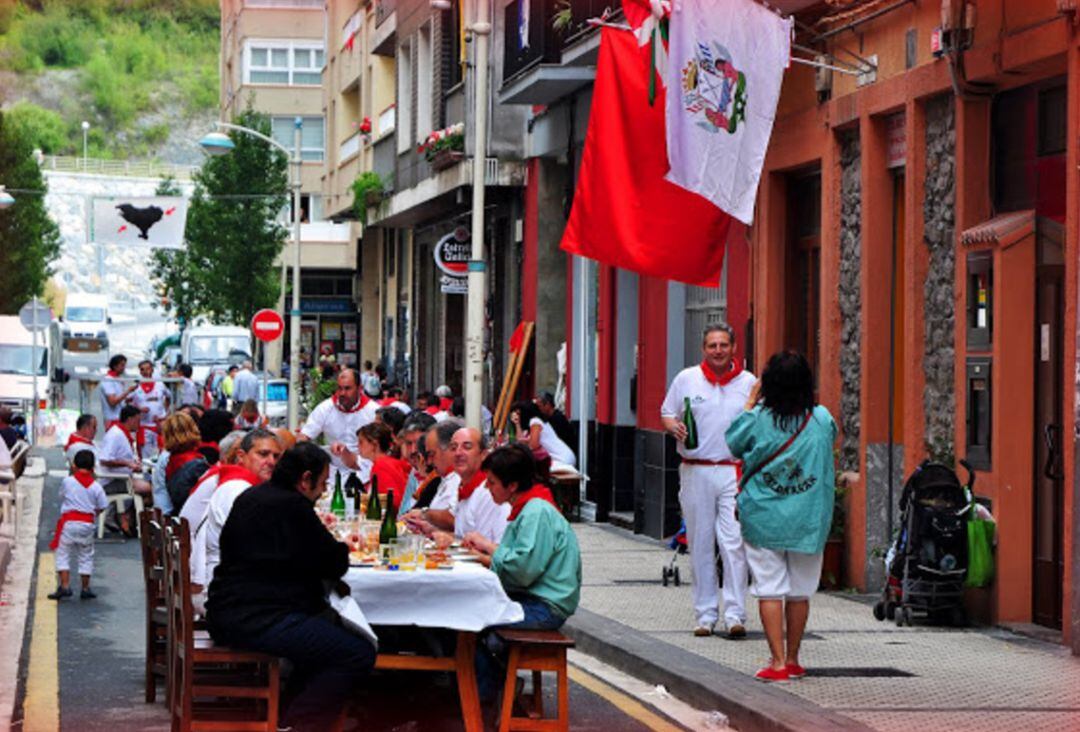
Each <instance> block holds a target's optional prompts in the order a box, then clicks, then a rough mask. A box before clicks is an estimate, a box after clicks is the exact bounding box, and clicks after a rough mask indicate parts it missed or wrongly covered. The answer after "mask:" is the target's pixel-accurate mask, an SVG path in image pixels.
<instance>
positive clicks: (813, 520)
mask: <svg viewBox="0 0 1080 732" xmlns="http://www.w3.org/2000/svg"><path fill="white" fill-rule="evenodd" d="M836 436H837V428H836V423H835V422H834V421H833V418H832V415H830V414H829V410H827V409H826V408H825V407H822V406H818V405H815V403H814V377H813V374H812V372H811V371H810V364H809V363H807V361H806V358H805V357H804V356H803V355H802V354H800V353H796V352H795V351H783V352H780V353H777V354H774V355H773V357H772V358H770V359H769V363H768V364H767V365H766V367H765V371H764V372H763V373H762V375H761V380H760V381H759V382H758V383H757V384H755V385H754V388H753V390H752V391H751V393H750V397H749V399H748V400H747V402H746V407H745V411H743V413H742V414H741V415H739V416H738V417H737V418H736V419H735V421H734V422H732V423H731V426H730V427H729V428H728V430H727V433H726V438H727V443H728V446H729V447H730V448H731V452H732V454H733V455H734V456H735V457H736V458H739V459H741V460H742V461H743V468H744V473H743V477H742V479H741V480H740V483H739V485H740V489H741V492H740V493H739V497H738V499H737V506H738V511H739V520H740V522H741V524H742V535H743V540H744V541H745V543H746V559H747V562H748V564H749V565H750V571H751V573H752V574H753V576H754V585H753V587H752V589H751V591H752V592H753V594H754V595H755V596H756V597H757V598H758V607H759V611H760V613H761V624H762V626H764V628H765V637H766V638H767V640H768V642H769V651H770V653H771V655H772V658H771V660H770V663H769V665H768V666H766V667H765V668H763V669H761V670H760V671H758V673H757V678H758V679H760V680H761V681H766V682H786V681H788V680H789V679H799V678H802V677H803V676H804V675H806V670H805V669H804V668H803V667H802V666H801V665H799V645H800V643H801V642H802V636H803V631H804V630H805V629H806V620H807V617H809V615H810V596H811V595H813V594H814V592H815V591H816V590H817V587H818V582H819V581H820V579H821V560H822V555H823V553H824V551H825V541H826V539H828V536H829V528H830V525H831V523H832V514H833V495H834V493H835V490H836V472H835V470H836V469H835V466H834V465H833V443H835V442H836ZM785 621H786V622H785ZM785 625H786V637H785ZM785 641H786V642H785Z"/></svg>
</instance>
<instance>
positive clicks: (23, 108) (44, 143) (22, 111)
mask: <svg viewBox="0 0 1080 732" xmlns="http://www.w3.org/2000/svg"><path fill="white" fill-rule="evenodd" d="M4 114H5V116H6V117H7V123H8V124H9V125H10V126H12V127H15V128H17V129H18V132H19V136H20V137H23V138H25V139H26V140H28V141H29V142H30V145H31V146H32V147H39V148H41V151H42V152H44V153H46V154H49V155H59V154H61V153H68V152H71V150H72V149H73V146H72V145H71V138H70V137H69V136H68V129H67V124H66V123H65V122H64V118H63V117H61V116H60V114H59V113H57V112H54V111H52V110H51V109H43V108H42V107H39V106H38V105H36V104H33V103H31V102H26V101H21V102H15V104H13V105H11V107H10V108H9V109H8V110H7V111H6V112H5V113H4Z"/></svg>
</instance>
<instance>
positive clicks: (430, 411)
mask: <svg viewBox="0 0 1080 732" xmlns="http://www.w3.org/2000/svg"><path fill="white" fill-rule="evenodd" d="M424 411H425V412H427V413H428V414H430V415H431V416H432V417H434V416H435V415H436V414H438V413H439V412H441V411H442V410H441V409H439V405H438V404H436V405H435V406H433V407H427V408H426V409H424Z"/></svg>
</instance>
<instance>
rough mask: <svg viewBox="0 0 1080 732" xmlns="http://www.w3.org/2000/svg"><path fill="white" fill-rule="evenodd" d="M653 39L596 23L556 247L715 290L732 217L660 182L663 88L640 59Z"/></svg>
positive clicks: (664, 164)
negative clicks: (572, 185)
mask: <svg viewBox="0 0 1080 732" xmlns="http://www.w3.org/2000/svg"><path fill="white" fill-rule="evenodd" d="M626 7H627V9H629V7H630V4H629V3H627V6H626ZM628 18H629V13H628ZM632 25H633V23H632ZM639 35H640V34H639ZM656 35H657V36H659V34H656ZM656 45H658V44H657V43H651V44H650V43H648V42H646V43H644V45H642V44H641V43H639V40H638V37H637V35H635V34H633V33H630V32H627V31H625V30H619V29H617V28H611V27H604V28H602V29H601V40H600V56H599V59H598V61H597V65H596V82H595V85H594V87H593V98H592V112H591V113H590V119H589V129H588V132H587V133H586V136H585V151H584V154H583V156H582V161H581V169H580V172H579V174H578V175H579V177H578V184H577V189H576V191H575V193H574V205H573V208H572V209H571V211H570V220H569V221H568V222H567V224H566V230H565V231H564V233H563V238H562V244H561V246H562V248H563V249H564V250H565V251H568V252H571V253H573V254H577V255H580V256H583V257H588V258H590V259H595V260H598V261H600V262H604V263H606V264H610V265H613V266H616V267H620V268H622V269H627V270H631V271H634V272H638V273H641V274H645V275H651V276H654V277H662V278H665V279H672V280H679V281H681V282H687V283H689V284H693V285H706V286H711V287H716V286H717V285H718V284H719V280H720V271H721V269H722V267H723V263H724V242H725V240H726V238H727V234H728V229H729V227H730V225H731V217H730V216H728V215H727V214H725V213H724V212H723V211H721V210H720V209H718V208H717V207H716V206H715V205H713V204H712V203H710V202H709V201H708V200H706V199H705V198H703V197H701V196H699V195H697V194H696V193H692V192H690V191H687V190H685V189H684V188H680V187H679V186H677V185H675V184H673V183H671V182H669V181H667V180H665V178H664V176H665V174H666V173H667V171H668V151H667V146H666V144H665V139H666V138H665V132H664V127H665V123H664V106H665V105H664V96H665V93H664V88H663V79H662V77H659V76H658V75H657V74H656V72H655V70H654V66H653V65H652V64H651V63H650V58H649V54H650V46H653V47H655V46H656ZM650 77H652V78H651V81H652V82H653V86H654V90H655V101H654V103H653V104H652V105H650V104H649V86H650Z"/></svg>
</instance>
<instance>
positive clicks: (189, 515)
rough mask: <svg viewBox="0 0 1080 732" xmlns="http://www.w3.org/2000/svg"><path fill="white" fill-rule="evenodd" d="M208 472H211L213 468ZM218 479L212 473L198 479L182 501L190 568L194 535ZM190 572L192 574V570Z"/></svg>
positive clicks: (181, 513)
mask: <svg viewBox="0 0 1080 732" xmlns="http://www.w3.org/2000/svg"><path fill="white" fill-rule="evenodd" d="M210 470H213V468H211V469H210ZM155 472H156V471H155ZM163 472H164V471H163ZM207 472H209V471H207ZM219 477H220V473H218V472H217V471H214V472H213V475H206V476H204V477H203V478H200V479H199V482H197V483H196V484H195V490H194V492H192V494H191V495H190V496H188V499H187V500H186V501H184V507H183V508H181V509H180V518H185V519H187V522H188V531H190V532H191V566H192V567H193V568H194V567H195V564H196V561H195V558H196V557H195V555H196V551H197V546H196V543H197V542H196V535H197V534H198V531H199V527H200V526H202V523H203V521H204V520H205V519H206V510H207V509H208V508H209V507H210V499H211V498H212V497H213V496H214V491H215V490H217V487H218V478H219ZM203 561H205V560H203ZM192 571H193V572H194V569H193V570H192ZM192 581H194V580H192Z"/></svg>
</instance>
